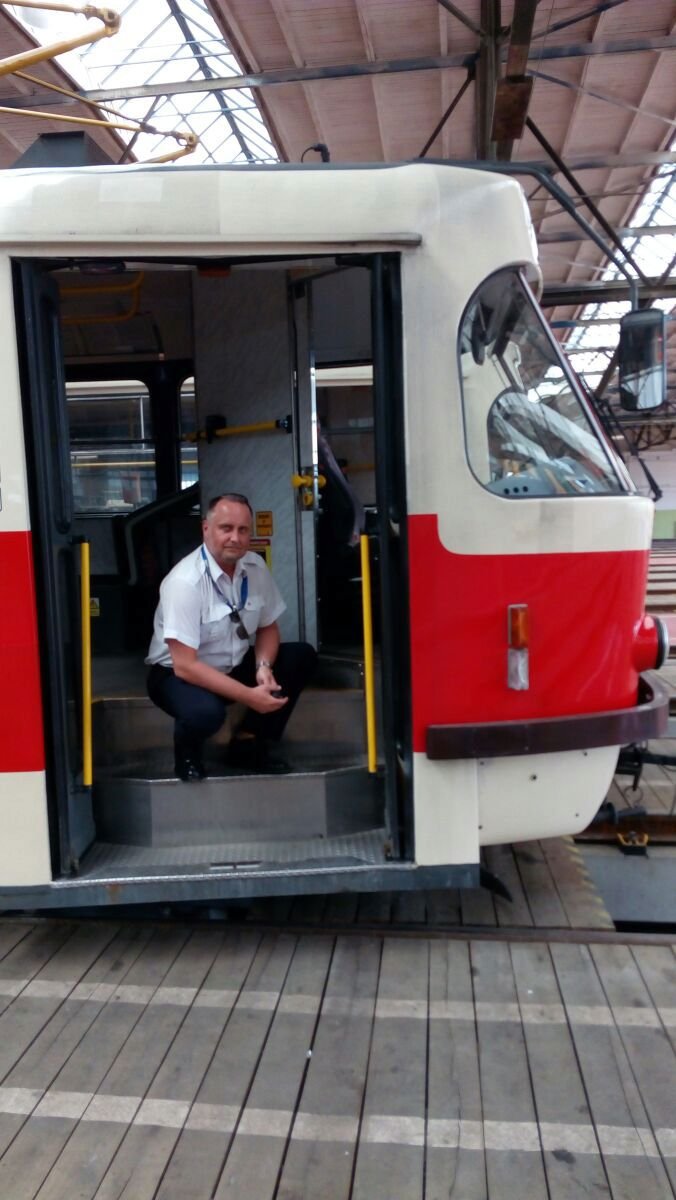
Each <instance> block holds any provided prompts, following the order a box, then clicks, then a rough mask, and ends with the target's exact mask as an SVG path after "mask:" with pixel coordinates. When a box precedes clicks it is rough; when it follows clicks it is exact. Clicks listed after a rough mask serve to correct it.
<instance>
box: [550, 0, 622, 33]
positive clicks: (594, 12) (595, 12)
mask: <svg viewBox="0 0 676 1200" xmlns="http://www.w3.org/2000/svg"><path fill="white" fill-rule="evenodd" d="M626 3H627V0H604V2H603V3H602V4H595V5H594V7H593V8H588V9H587V11H586V12H583V13H577V15H576V16H574V17H566V19H565V20H563V21H556V23H555V24H554V25H546V26H545V28H544V29H538V31H537V33H534V34H533V40H535V38H541V37H549V35H550V34H552V33H558V32H559V30H560V29H568V27H569V26H570V25H577V24H578V22H580V21H588V20H589V18H590V17H598V16H601V15H602V13H604V12H608V9H609V8H617V7H618V5H620V4H626Z"/></svg>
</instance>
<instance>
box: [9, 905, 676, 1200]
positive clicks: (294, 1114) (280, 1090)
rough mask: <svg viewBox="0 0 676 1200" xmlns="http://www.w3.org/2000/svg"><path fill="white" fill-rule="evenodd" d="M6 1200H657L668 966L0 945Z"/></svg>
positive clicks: (386, 942)
mask: <svg viewBox="0 0 676 1200" xmlns="http://www.w3.org/2000/svg"><path fill="white" fill-rule="evenodd" d="M0 999H1V1005H0V1007H1V1009H2V1011H1V1014H0V1196H2V1197H3V1198H4V1197H7V1200H151V1198H152V1200H155V1198H157V1200H209V1198H211V1197H215V1198H217V1200H224V1198H225V1197H228V1198H229V1197H232V1198H234V1197H237V1198H238V1200H239V1198H241V1197H255V1200H305V1198H307V1200H316V1198H318V1197H321V1198H322V1200H357V1198H359V1200H363V1198H368V1200H378V1198H387V1200H395V1198H396V1200H442V1198H446V1200H512V1198H514V1200H577V1198H578V1197H582V1196H591V1195H593V1196H595V1197H599V1198H600V1197H611V1198H615V1200H630V1198H631V1200H635V1198H637V1197H640V1198H641V1200H663V1198H664V1200H666V1198H667V1197H673V1191H674V1188H675V1187H676V1112H675V1108H674V1103H673V1100H674V1089H675V1085H676V1052H675V1049H674V1042H675V1040H676V957H675V955H674V948H673V947H672V946H671V945H668V944H663V945H646V946H640V945H632V946H629V945H623V944H617V943H613V944H595V945H591V946H589V945H586V944H584V939H582V940H580V938H578V941H577V944H561V943H557V944H547V943H546V942H545V941H535V942H528V943H524V942H519V941H515V940H512V941H510V940H507V941H498V940H483V941H477V940H472V939H471V937H468V938H467V940H463V939H459V938H457V937H456V938H454V939H447V938H440V937H436V938H429V937H426V936H424V934H423V935H421V936H420V937H413V938H411V937H408V938H402V937H397V936H393V935H388V934H387V932H386V931H383V934H382V936H379V935H375V934H373V933H370V934H364V933H360V931H359V929H358V928H357V927H355V931H354V933H352V934H349V935H342V934H337V935H334V934H331V932H330V931H329V930H328V929H324V930H322V931H319V932H317V933H312V932H309V933H306V934H303V935H298V934H296V935H294V934H291V933H289V932H284V931H282V930H280V931H272V932H265V931H260V930H254V929H253V928H246V927H238V928H229V927H227V926H219V927H215V926H213V927H207V928H205V927H204V926H200V927H194V926H190V925H187V924H186V925H180V926H179V925H164V926H153V925H149V924H148V925H147V924H128V925H125V924H115V923H113V922H110V921H106V920H99V921H90V922H88V923H84V922H81V923H78V922H72V923H71V922H64V921H58V922H57V921H30V920H28V919H26V920H15V919H10V918H8V919H4V920H2V921H0Z"/></svg>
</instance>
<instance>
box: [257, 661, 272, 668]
mask: <svg viewBox="0 0 676 1200" xmlns="http://www.w3.org/2000/svg"><path fill="white" fill-rule="evenodd" d="M261 667H269V668H270V670H272V663H270V662H268V660H267V658H261V659H259V661H258V662H257V663H256V670H257V671H258V670H259V669H260V668H261Z"/></svg>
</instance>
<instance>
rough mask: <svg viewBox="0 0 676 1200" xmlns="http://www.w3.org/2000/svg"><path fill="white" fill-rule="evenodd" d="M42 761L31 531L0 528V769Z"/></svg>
mask: <svg viewBox="0 0 676 1200" xmlns="http://www.w3.org/2000/svg"><path fill="white" fill-rule="evenodd" d="M44 766H45V752H44V739H43V728H42V694H41V689H40V659H39V652H38V636H37V616H36V607H35V579H34V576H33V551H32V541H31V535H30V532H19V533H0V772H4V771H42V770H44Z"/></svg>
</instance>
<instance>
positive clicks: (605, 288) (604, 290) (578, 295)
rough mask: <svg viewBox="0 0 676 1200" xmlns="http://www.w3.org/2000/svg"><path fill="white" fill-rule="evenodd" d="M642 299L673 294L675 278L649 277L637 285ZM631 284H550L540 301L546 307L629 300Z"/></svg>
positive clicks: (569, 306) (614, 282)
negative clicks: (667, 279)
mask: <svg viewBox="0 0 676 1200" xmlns="http://www.w3.org/2000/svg"><path fill="white" fill-rule="evenodd" d="M639 292H640V295H641V298H642V299H644V300H659V299H662V298H664V299H672V298H674V297H676V281H674V282H669V283H668V282H666V281H665V280H660V279H648V280H647V281H646V283H641V285H640V287H639ZM629 299H631V296H630V287H629V284H628V283H625V281H624V280H622V279H609V280H606V281H605V282H603V283H549V284H546V285H545V288H544V291H543V293H542V298H541V300H540V303H541V304H542V305H543V306H544V307H545V308H577V307H579V305H580V304H606V303H607V302H608V301H611V300H612V301H614V300H629Z"/></svg>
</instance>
